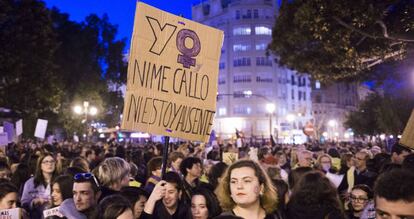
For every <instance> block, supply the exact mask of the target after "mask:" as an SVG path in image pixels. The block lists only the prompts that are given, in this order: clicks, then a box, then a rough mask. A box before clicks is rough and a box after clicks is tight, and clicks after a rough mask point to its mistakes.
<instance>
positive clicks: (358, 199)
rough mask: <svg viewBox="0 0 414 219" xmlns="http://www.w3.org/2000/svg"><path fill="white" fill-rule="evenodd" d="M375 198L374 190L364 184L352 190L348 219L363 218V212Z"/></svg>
mask: <svg viewBox="0 0 414 219" xmlns="http://www.w3.org/2000/svg"><path fill="white" fill-rule="evenodd" d="M372 198H373V192H372V189H371V188H370V187H369V186H367V185H364V184H359V185H356V186H354V187H353V188H352V190H351V194H350V196H349V201H350V202H349V210H348V211H347V212H346V213H347V216H348V219H359V218H361V215H362V212H363V210H364V209H365V207H366V206H367V205H368V203H369V202H370V201H371V200H372Z"/></svg>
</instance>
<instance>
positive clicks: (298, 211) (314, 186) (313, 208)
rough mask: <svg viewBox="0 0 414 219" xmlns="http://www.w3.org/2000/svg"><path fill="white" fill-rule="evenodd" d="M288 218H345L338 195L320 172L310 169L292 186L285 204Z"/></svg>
mask: <svg viewBox="0 0 414 219" xmlns="http://www.w3.org/2000/svg"><path fill="white" fill-rule="evenodd" d="M287 214H288V218H296V219H301V218H308V217H309V215H313V216H314V217H313V218H325V217H326V218H335V219H342V218H345V216H344V213H343V209H342V208H341V202H340V200H339V195H338V193H337V191H336V189H335V187H334V186H333V185H332V183H331V182H330V181H329V179H328V178H326V177H325V176H324V175H323V174H322V173H321V172H319V171H311V172H309V173H306V174H305V175H303V176H302V178H301V179H300V180H299V182H298V183H297V184H296V185H295V186H294V188H293V192H292V195H291V197H290V201H289V203H288V205H287Z"/></svg>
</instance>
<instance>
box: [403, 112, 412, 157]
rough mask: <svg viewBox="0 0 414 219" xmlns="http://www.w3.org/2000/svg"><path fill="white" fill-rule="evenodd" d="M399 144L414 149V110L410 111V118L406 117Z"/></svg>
mask: <svg viewBox="0 0 414 219" xmlns="http://www.w3.org/2000/svg"><path fill="white" fill-rule="evenodd" d="M400 144H402V145H404V146H406V147H409V148H411V149H414V110H413V111H412V112H411V116H410V119H408V122H407V125H406V126H405V128H404V132H403V134H402V136H401V139H400Z"/></svg>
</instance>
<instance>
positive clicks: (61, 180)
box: [51, 175, 73, 205]
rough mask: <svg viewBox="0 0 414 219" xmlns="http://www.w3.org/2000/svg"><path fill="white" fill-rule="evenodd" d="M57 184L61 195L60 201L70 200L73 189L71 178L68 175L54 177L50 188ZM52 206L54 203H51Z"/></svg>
mask: <svg viewBox="0 0 414 219" xmlns="http://www.w3.org/2000/svg"><path fill="white" fill-rule="evenodd" d="M55 183H57V184H58V185H59V189H60V193H61V194H62V201H64V200H66V199H68V198H72V197H73V193H72V188H73V177H72V176H70V175H62V176H58V177H56V179H55V180H53V182H52V184H51V185H52V186H53V185H54V184H55ZM53 205H54V203H53Z"/></svg>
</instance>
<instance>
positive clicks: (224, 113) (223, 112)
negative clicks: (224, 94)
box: [218, 107, 227, 116]
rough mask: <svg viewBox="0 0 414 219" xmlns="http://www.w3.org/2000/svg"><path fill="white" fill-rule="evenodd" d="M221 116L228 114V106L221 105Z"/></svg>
mask: <svg viewBox="0 0 414 219" xmlns="http://www.w3.org/2000/svg"><path fill="white" fill-rule="evenodd" d="M218 114H219V116H224V115H226V114H227V111H226V107H220V108H219V111H218Z"/></svg>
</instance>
